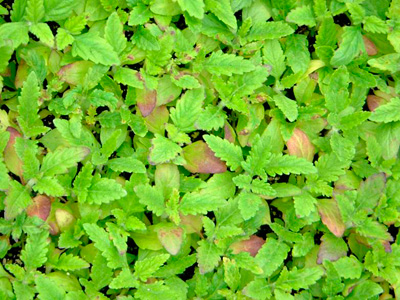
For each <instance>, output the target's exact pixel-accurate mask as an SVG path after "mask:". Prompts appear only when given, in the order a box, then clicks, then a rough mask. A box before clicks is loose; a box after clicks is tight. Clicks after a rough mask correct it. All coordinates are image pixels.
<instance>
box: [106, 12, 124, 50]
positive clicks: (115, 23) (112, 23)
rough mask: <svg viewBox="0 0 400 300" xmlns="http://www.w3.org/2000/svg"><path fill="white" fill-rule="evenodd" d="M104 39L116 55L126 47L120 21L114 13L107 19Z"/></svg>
mask: <svg viewBox="0 0 400 300" xmlns="http://www.w3.org/2000/svg"><path fill="white" fill-rule="evenodd" d="M105 38H106V40H107V42H108V43H109V44H110V45H111V46H112V47H113V48H114V50H115V52H117V53H118V54H120V53H121V52H122V51H123V50H124V49H125V47H126V44H127V40H126V37H125V35H124V33H123V26H122V24H121V20H120V19H119V17H118V14H117V13H116V12H114V13H112V14H111V15H110V16H109V17H108V19H107V24H106V27H105Z"/></svg>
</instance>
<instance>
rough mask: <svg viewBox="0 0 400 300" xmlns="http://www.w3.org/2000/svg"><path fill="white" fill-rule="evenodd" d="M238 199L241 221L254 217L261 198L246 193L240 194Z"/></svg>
mask: <svg viewBox="0 0 400 300" xmlns="http://www.w3.org/2000/svg"><path fill="white" fill-rule="evenodd" d="M238 198H239V202H238V204H239V209H240V213H241V215H242V217H243V219H244V220H248V219H250V218H252V217H254V216H255V215H256V213H257V211H258V209H259V207H260V205H261V203H262V200H261V198H260V197H259V196H257V195H255V194H252V193H246V192H241V193H240V194H239V196H238Z"/></svg>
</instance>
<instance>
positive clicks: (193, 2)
mask: <svg viewBox="0 0 400 300" xmlns="http://www.w3.org/2000/svg"><path fill="white" fill-rule="evenodd" d="M227 3H229V2H227ZM178 4H179V6H180V7H181V8H182V10H183V11H187V12H188V14H189V15H191V16H192V17H195V18H198V19H203V16H204V1H203V0H178ZM214 13H215V12H214ZM227 17H228V18H229V16H227ZM229 20H230V18H229Z"/></svg>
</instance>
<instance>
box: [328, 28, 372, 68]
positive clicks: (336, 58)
mask: <svg viewBox="0 0 400 300" xmlns="http://www.w3.org/2000/svg"><path fill="white" fill-rule="evenodd" d="M343 31H344V32H343V35H342V38H343V41H342V43H341V44H340V46H339V49H338V50H336V52H335V54H334V55H333V57H332V59H331V64H332V65H334V66H343V65H347V64H349V63H350V62H351V61H352V60H353V59H354V58H355V57H356V56H357V55H359V53H360V51H362V50H363V49H364V42H363V39H362V35H361V30H360V28H359V27H356V26H346V27H344V29H343Z"/></svg>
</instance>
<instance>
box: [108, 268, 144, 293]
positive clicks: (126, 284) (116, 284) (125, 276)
mask: <svg viewBox="0 0 400 300" xmlns="http://www.w3.org/2000/svg"><path fill="white" fill-rule="evenodd" d="M137 284H138V282H137V280H135V279H134V277H133V275H132V273H131V271H130V270H129V268H124V269H122V271H121V272H120V273H119V274H118V276H117V277H115V278H114V279H113V280H112V282H111V283H110V288H112V289H127V288H133V287H136V286H137Z"/></svg>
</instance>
